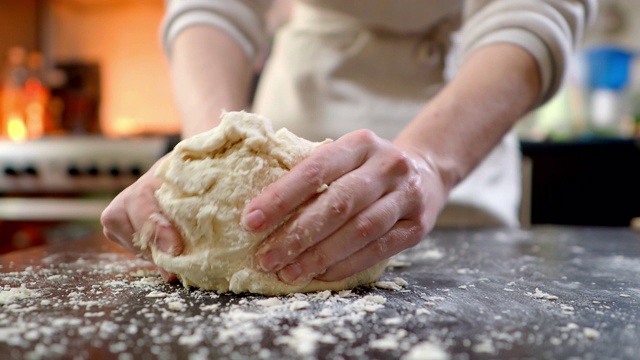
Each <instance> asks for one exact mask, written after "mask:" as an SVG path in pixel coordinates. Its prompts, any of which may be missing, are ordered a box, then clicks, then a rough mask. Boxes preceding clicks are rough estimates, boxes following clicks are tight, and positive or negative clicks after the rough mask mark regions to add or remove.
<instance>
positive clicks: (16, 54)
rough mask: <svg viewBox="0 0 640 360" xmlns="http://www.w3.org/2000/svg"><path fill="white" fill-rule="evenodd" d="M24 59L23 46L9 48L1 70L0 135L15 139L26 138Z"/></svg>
mask: <svg viewBox="0 0 640 360" xmlns="http://www.w3.org/2000/svg"><path fill="white" fill-rule="evenodd" d="M25 60H26V51H25V50H24V49H23V48H21V47H13V48H10V49H9V51H8V52H7V56H6V60H5V64H4V69H3V72H2V97H1V98H2V101H1V103H0V108H1V112H0V114H1V118H0V135H1V136H3V137H9V138H10V139H12V140H15V141H23V140H26V139H27V135H28V134H27V126H26V122H25V118H24V108H25V100H26V98H25V91H24V85H25V83H26V81H27V78H28V72H27V69H26V67H25Z"/></svg>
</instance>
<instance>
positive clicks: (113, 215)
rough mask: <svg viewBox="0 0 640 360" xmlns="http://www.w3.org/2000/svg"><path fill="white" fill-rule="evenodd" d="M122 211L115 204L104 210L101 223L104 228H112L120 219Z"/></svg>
mask: <svg viewBox="0 0 640 360" xmlns="http://www.w3.org/2000/svg"><path fill="white" fill-rule="evenodd" d="M120 213H121V211H120V210H119V209H117V207H116V206H114V205H113V204H112V205H109V206H107V208H106V209H104V211H102V214H100V223H101V224H102V226H103V227H104V228H112V227H114V226H115V225H116V223H117V222H118V221H119V218H120V216H119V214H120Z"/></svg>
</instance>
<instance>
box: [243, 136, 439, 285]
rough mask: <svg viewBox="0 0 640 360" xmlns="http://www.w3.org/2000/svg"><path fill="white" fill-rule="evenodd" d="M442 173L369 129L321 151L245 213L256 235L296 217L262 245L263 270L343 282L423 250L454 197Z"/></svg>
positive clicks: (286, 278) (287, 278) (288, 278)
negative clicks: (420, 247)
mask: <svg viewBox="0 0 640 360" xmlns="http://www.w3.org/2000/svg"><path fill="white" fill-rule="evenodd" d="M434 169H435V167H433V166H432V164H430V162H429V161H428V159H425V158H422V157H420V156H417V153H413V152H412V151H411V150H410V149H405V150H404V151H403V149H401V148H400V147H399V146H396V145H394V144H392V143H390V142H388V141H386V140H383V139H381V138H379V137H377V136H376V135H375V134H374V133H372V132H371V131H368V130H360V131H355V132H352V133H349V134H347V135H345V136H343V137H341V138H340V139H338V140H336V141H335V142H332V143H329V144H326V145H323V146H321V147H319V148H318V149H316V150H315V151H314V152H312V153H311V155H310V156H309V157H308V158H306V159H305V160H303V161H302V162H301V163H300V164H298V165H296V166H295V167H294V168H293V169H291V171H290V172H289V173H287V174H286V175H285V176H283V177H282V178H280V179H279V180H278V181H276V182H274V183H273V184H271V185H270V186H268V187H267V188H266V189H265V190H264V191H263V192H262V193H261V194H260V195H259V196H257V197H256V198H255V199H253V200H252V201H251V202H250V203H249V204H248V205H247V207H246V208H245V210H244V212H243V216H242V225H243V226H244V227H245V228H246V229H247V230H249V231H262V230H265V229H267V228H268V227H270V226H272V225H275V224H278V223H280V222H282V221H283V220H284V219H286V217H287V216H288V215H289V214H291V213H292V212H294V211H295V212H294V213H293V215H292V216H291V218H290V219H289V220H287V222H286V223H285V224H284V225H283V226H281V227H279V228H278V229H277V230H276V231H275V232H274V233H272V234H271V235H270V236H269V237H268V238H267V239H266V240H265V241H264V242H263V243H262V244H261V245H260V246H259V248H258V250H257V251H256V254H255V263H256V265H257V267H258V268H259V269H260V270H262V271H264V272H269V273H277V275H278V277H279V278H280V280H282V281H283V282H285V283H288V284H303V283H306V282H308V281H310V280H311V279H313V278H315V279H318V280H322V281H335V280H341V279H343V278H346V277H348V276H350V275H353V274H355V273H357V272H359V271H362V270H364V269H366V268H368V267H370V266H372V265H374V264H376V263H378V262H380V261H382V260H384V259H386V258H388V257H390V256H392V255H394V254H396V253H398V252H400V251H402V250H404V249H406V248H408V247H411V246H414V245H416V244H417V243H418V242H419V241H420V240H421V239H422V238H423V237H424V235H425V234H426V233H427V232H428V231H430V230H431V229H432V227H433V224H434V223H435V219H436V217H437V215H438V213H439V212H440V210H441V209H442V207H443V206H444V203H445V201H446V198H447V196H448V191H447V190H446V189H445V186H444V185H443V183H442V180H441V179H440V176H439V175H438V173H437V172H436V171H435V170H434ZM324 184H328V188H326V190H324V191H322V192H320V193H318V191H320V190H321V189H322V186H323V185H324ZM296 209H298V210H296Z"/></svg>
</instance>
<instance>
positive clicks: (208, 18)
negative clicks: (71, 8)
mask: <svg viewBox="0 0 640 360" xmlns="http://www.w3.org/2000/svg"><path fill="white" fill-rule="evenodd" d="M165 2H166V12H165V16H164V19H163V21H162V25H161V36H162V44H163V47H164V50H165V53H166V54H167V56H168V57H171V45H172V44H173V41H174V40H175V38H176V36H177V35H178V34H179V33H180V32H181V31H183V30H184V29H186V28H188V27H190V26H194V25H209V26H215V27H217V28H219V29H221V30H223V31H225V32H226V33H227V34H229V35H230V36H231V37H232V38H233V39H234V40H235V41H236V42H237V43H238V45H240V47H241V48H242V49H243V51H244V52H245V54H247V56H248V57H249V59H250V60H251V62H254V61H255V60H256V57H257V56H258V55H259V54H260V51H262V50H263V49H265V48H266V46H267V42H268V38H267V31H266V27H265V14H266V12H267V10H268V9H269V7H270V6H271V3H272V1H271V0H166V1H165Z"/></svg>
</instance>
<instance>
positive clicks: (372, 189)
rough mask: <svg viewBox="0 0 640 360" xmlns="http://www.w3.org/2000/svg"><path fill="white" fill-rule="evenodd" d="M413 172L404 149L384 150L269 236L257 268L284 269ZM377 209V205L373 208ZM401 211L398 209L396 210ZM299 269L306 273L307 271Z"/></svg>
mask: <svg viewBox="0 0 640 360" xmlns="http://www.w3.org/2000/svg"><path fill="white" fill-rule="evenodd" d="M411 171H412V170H411V164H410V160H409V159H408V158H407V156H406V155H404V154H403V153H401V152H383V151H381V152H380V155H374V156H373V157H372V158H371V159H370V160H369V161H367V162H366V163H365V164H364V165H363V166H361V167H360V168H358V169H357V170H354V171H353V172H351V173H349V174H347V175H345V176H343V177H341V178H339V179H337V180H336V181H334V182H333V183H332V184H331V186H329V188H328V190H327V191H325V192H324V193H322V194H321V195H320V196H319V197H318V199H317V200H315V201H313V202H312V203H310V204H309V205H308V206H305V207H304V208H302V209H300V210H299V211H298V213H297V215H295V216H294V217H293V218H292V219H291V220H290V221H289V222H288V223H289V224H290V225H286V226H282V227H281V228H279V229H277V230H276V231H275V232H274V233H273V234H272V235H271V236H269V238H268V239H267V240H265V241H264V242H263V243H262V244H261V245H260V247H259V249H258V250H257V251H256V257H255V261H256V264H257V265H258V268H259V269H261V270H262V271H264V272H274V271H279V270H281V269H282V268H284V267H285V266H286V265H288V264H290V263H292V262H293V260H294V259H296V258H297V257H298V256H299V255H300V254H302V253H303V252H304V251H306V250H307V249H309V248H310V247H312V246H314V245H315V244H317V243H319V242H321V241H325V239H326V238H327V237H329V236H330V235H331V234H332V233H334V232H335V231H336V230H337V229H339V228H341V227H343V226H344V225H345V224H346V223H347V222H348V221H349V220H350V219H351V218H353V217H354V216H355V215H356V214H358V213H359V212H361V211H362V210H363V209H364V208H366V207H368V206H370V205H371V204H373V203H374V202H376V201H380V200H381V199H380V198H381V197H382V196H383V195H384V194H385V193H387V192H388V191H389V189H392V188H395V187H398V186H399V184H398V179H402V180H403V181H406V180H407V179H409V177H408V176H407V174H409V173H410V172H411ZM402 188H403V191H408V189H409V188H408V187H407V186H403V187H402ZM402 196H403V195H402V193H400V192H398V193H395V195H394V198H393V199H394V200H393V203H394V204H397V203H399V202H400V201H401V198H402ZM405 196H406V195H405ZM416 198H417V197H416ZM387 200H389V199H387ZM414 201H415V200H414V199H408V200H407V201H405V203H406V204H407V205H406V206H404V208H405V210H410V208H411V207H413V206H414V205H412V203H413V202H414ZM376 209H377V207H374V209H372V210H373V211H376ZM398 210H399V209H398V208H396V209H395V210H394V211H398ZM404 215H406V214H398V216H397V217H394V218H393V219H390V220H391V221H393V222H392V223H391V224H390V225H387V226H388V227H386V228H385V229H384V232H386V231H387V230H389V228H390V227H391V225H393V223H394V222H395V221H396V220H397V219H399V218H402V217H404ZM385 224H386V223H385ZM382 234H383V233H378V234H376V235H375V236H376V237H377V236H380V235H382ZM370 240H372V239H370ZM335 257H336V255H332V256H331V258H332V259H333V258H335ZM294 268H295V267H292V269H294ZM298 270H300V271H302V272H303V273H304V271H305V270H304V269H299V268H298ZM292 271H293V270H292Z"/></svg>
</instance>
